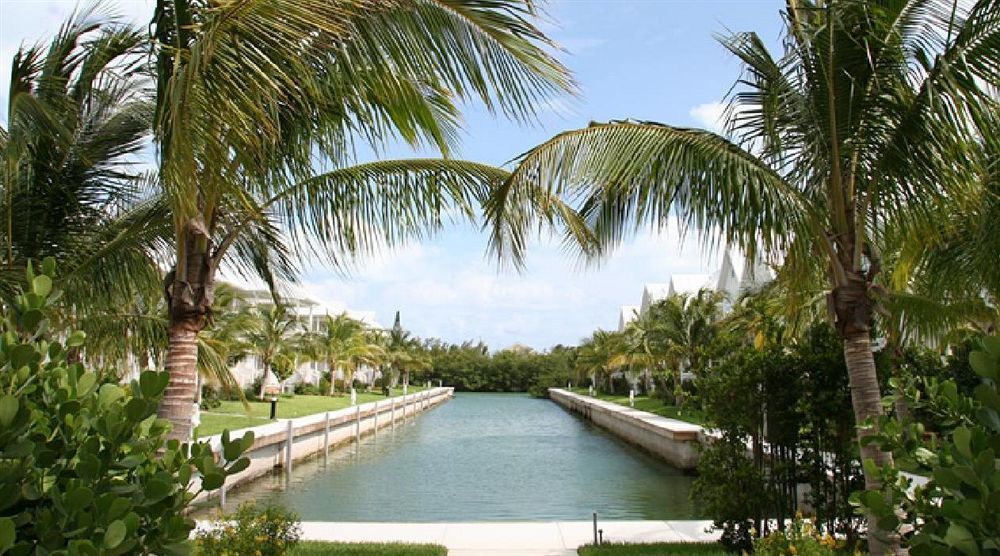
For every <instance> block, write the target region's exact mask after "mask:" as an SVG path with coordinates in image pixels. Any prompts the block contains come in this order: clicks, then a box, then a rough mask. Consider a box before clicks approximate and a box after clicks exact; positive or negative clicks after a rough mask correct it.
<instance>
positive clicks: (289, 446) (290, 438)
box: [285, 419, 295, 476]
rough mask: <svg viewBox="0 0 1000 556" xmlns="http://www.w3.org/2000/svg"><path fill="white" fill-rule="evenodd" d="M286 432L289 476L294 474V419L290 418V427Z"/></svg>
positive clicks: (286, 466) (286, 460) (286, 458)
mask: <svg viewBox="0 0 1000 556" xmlns="http://www.w3.org/2000/svg"><path fill="white" fill-rule="evenodd" d="M286 431H287V432H286V433H285V473H286V474H288V475H289V476H291V475H292V443H293V442H295V436H294V434H293V433H292V420H291V419H289V420H288V429H286Z"/></svg>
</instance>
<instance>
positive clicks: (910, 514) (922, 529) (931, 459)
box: [854, 336, 1000, 556]
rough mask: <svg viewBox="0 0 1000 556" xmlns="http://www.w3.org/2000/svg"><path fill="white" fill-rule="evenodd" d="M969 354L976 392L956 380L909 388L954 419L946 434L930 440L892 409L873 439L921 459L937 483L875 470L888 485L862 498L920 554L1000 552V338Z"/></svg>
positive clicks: (919, 403)
mask: <svg viewBox="0 0 1000 556" xmlns="http://www.w3.org/2000/svg"><path fill="white" fill-rule="evenodd" d="M968 361H969V364H970V367H971V368H972V369H973V370H974V371H975V372H976V374H977V375H978V376H979V378H980V382H979V384H978V385H977V386H976V387H975V388H974V389H973V392H972V395H965V394H963V393H962V389H961V388H960V387H959V385H958V383H957V382H956V381H955V380H945V381H938V380H936V379H934V378H930V379H923V380H921V381H920V383H921V388H919V389H918V388H917V387H916V386H915V384H913V383H910V384H908V385H907V388H905V391H906V393H907V395H908V396H910V399H909V402H910V404H911V405H913V406H914V407H917V408H920V409H921V410H923V411H926V412H928V413H929V414H932V415H934V416H935V419H936V421H937V422H939V423H946V424H947V428H946V429H944V430H942V431H940V435H939V436H938V435H931V436H930V438H929V439H928V438H927V435H926V434H925V433H926V428H925V427H924V425H923V424H922V423H919V422H912V421H910V422H906V423H901V422H900V421H899V420H897V419H895V418H894V417H892V416H889V417H884V418H882V419H881V420H880V422H879V430H880V434H879V436H877V437H873V438H872V440H871V441H872V442H876V443H878V444H879V445H880V446H882V447H883V448H884V449H891V450H892V451H893V452H894V453H896V454H897V455H901V456H905V457H908V458H911V459H913V460H915V461H917V462H918V463H919V464H920V466H921V467H922V468H923V469H925V470H926V471H927V472H928V474H929V476H930V477H931V480H930V482H928V483H927V484H926V485H922V486H917V487H913V488H911V486H912V485H911V481H910V480H909V479H908V478H906V477H905V476H901V475H900V474H899V472H898V471H897V470H896V469H893V468H891V467H885V468H882V469H873V472H877V473H878V474H879V475H880V476H881V478H882V481H883V485H884V487H883V490H882V491H881V492H878V491H864V492H859V493H858V494H857V495H856V496H855V497H854V502H855V503H856V504H857V505H858V506H860V508H861V509H863V510H865V511H869V512H872V513H873V514H875V515H876V516H877V517H878V520H879V525H880V526H881V527H882V529H884V530H888V531H893V530H895V531H899V532H900V533H901V536H902V538H903V543H904V545H907V546H909V548H910V554H913V555H914V556H925V555H927V556H931V555H933V556H936V555H939V554H940V555H943V556H950V555H960V554H961V555H966V556H978V555H980V554H982V555H987V554H1000V457H998V454H1000V389H998V384H1000V337H996V336H994V337H987V338H983V339H982V342H981V346H980V347H979V348H978V349H975V350H973V351H971V352H970V353H969V358H968ZM872 467H874V466H872Z"/></svg>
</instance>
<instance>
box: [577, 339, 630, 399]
mask: <svg viewBox="0 0 1000 556" xmlns="http://www.w3.org/2000/svg"><path fill="white" fill-rule="evenodd" d="M623 344H624V336H623V335H622V334H620V333H618V332H608V331H606V330H596V331H595V332H594V333H593V334H592V335H591V336H590V338H587V339H586V340H584V341H583V342H582V343H581V344H580V347H579V348H578V349H577V355H576V369H577V372H578V373H580V374H581V375H582V376H589V377H590V378H591V380H592V382H593V384H594V389H595V390H600V385H601V381H602V380H603V381H605V382H606V383H607V387H608V392H610V391H611V375H612V374H614V373H615V371H617V370H618V369H619V368H621V366H622V365H623V361H622V359H621V357H620V354H621V353H622V351H623Z"/></svg>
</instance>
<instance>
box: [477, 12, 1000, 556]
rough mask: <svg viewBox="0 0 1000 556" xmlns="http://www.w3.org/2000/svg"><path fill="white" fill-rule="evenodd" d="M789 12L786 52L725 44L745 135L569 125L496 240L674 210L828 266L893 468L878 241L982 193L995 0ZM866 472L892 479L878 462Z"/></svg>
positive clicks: (516, 195)
mask: <svg viewBox="0 0 1000 556" xmlns="http://www.w3.org/2000/svg"><path fill="white" fill-rule="evenodd" d="M782 13H783V17H784V20H785V24H786V25H785V40H784V41H783V43H782V44H783V45H784V48H785V52H784V53H783V55H782V56H780V57H778V58H775V57H774V56H772V54H771V53H770V52H769V51H768V49H767V48H766V47H765V45H764V42H763V41H762V40H761V39H760V38H759V37H758V36H757V35H756V34H755V33H738V34H735V35H731V36H728V37H726V38H724V39H723V41H722V43H723V45H724V46H725V47H726V48H727V49H728V50H729V51H730V52H732V53H733V54H734V55H735V56H736V57H737V58H738V59H739V60H740V61H741V62H742V63H743V64H744V67H745V72H744V75H743V76H742V77H741V78H740V80H739V82H738V83H737V86H736V88H735V89H734V94H733V95H732V97H731V101H730V105H729V110H728V111H727V115H726V120H727V121H726V128H727V131H728V135H729V137H731V138H732V139H731V140H730V139H726V138H725V137H721V136H719V135H717V134H715V133H712V132H709V131H705V130H699V129H687V128H680V127H673V126H669V125H663V124H659V123H655V122H646V121H613V122H610V123H603V124H594V125H591V126H590V127H588V128H586V129H580V130H574V131H568V132H565V133H562V134H560V135H558V136H556V137H554V138H553V139H551V140H549V141H547V142H545V143H543V144H542V145H539V146H538V147H535V148H533V149H531V150H530V151H529V152H528V153H526V154H525V155H523V156H522V157H521V159H520V160H519V164H518V166H517V168H516V169H515V171H514V172H513V174H512V176H511V177H510V179H509V180H508V181H507V182H506V184H505V186H504V187H503V188H501V189H499V190H498V191H497V192H496V194H495V196H494V199H493V200H492V202H491V205H490V210H489V214H490V218H491V220H492V222H493V224H492V228H493V237H492V239H491V244H492V246H493V249H494V250H495V251H497V252H498V253H499V254H502V255H510V254H514V255H515V260H517V259H516V255H517V253H518V252H519V251H520V250H521V247H522V246H523V245H524V241H525V237H526V235H527V234H528V233H529V232H531V231H532V228H531V225H532V224H533V223H535V222H538V221H539V219H542V221H551V220H550V219H556V218H561V219H562V223H561V224H562V226H563V228H564V231H565V232H566V233H568V234H570V235H571V236H572V237H574V238H575V239H577V240H579V241H580V243H581V247H582V249H583V250H584V251H585V252H586V253H588V254H591V255H600V254H601V253H603V252H605V251H606V249H607V248H609V247H612V246H614V245H616V244H617V243H618V242H620V240H621V239H622V238H623V237H624V235H625V234H627V233H629V232H630V231H631V230H634V229H635V226H636V224H642V223H648V224H651V225H653V226H655V227H663V226H665V225H666V224H667V220H668V219H669V218H670V217H671V215H677V216H678V217H679V219H680V221H681V223H682V225H683V226H685V227H688V228H691V227H694V228H698V229H700V230H702V231H703V232H704V233H706V234H708V235H709V236H710V237H714V238H715V239H716V240H725V241H726V242H728V243H731V244H734V245H738V246H740V247H742V248H743V249H744V251H745V252H748V253H749V255H750V256H754V255H755V254H756V253H757V252H764V253H765V254H766V255H768V256H769V257H770V256H774V257H778V256H781V257H783V258H784V266H785V270H786V271H787V272H789V273H790V274H792V275H795V276H800V277H807V276H810V275H815V274H820V275H823V276H824V277H825V278H826V283H827V285H828V287H829V299H830V303H829V307H830V312H831V315H832V316H833V317H834V319H835V322H836V327H837V331H838V333H839V335H840V336H841V338H843V340H844V355H845V358H846V361H847V367H848V372H849V375H850V385H851V393H852V402H853V408H854V413H855V417H856V419H857V423H858V424H859V425H860V427H859V430H858V439H859V443H860V444H861V453H862V457H863V458H864V459H865V460H873V461H874V463H875V464H876V465H891V464H892V458H891V455H890V454H888V453H885V452H882V451H881V450H879V449H878V448H877V447H875V446H874V445H871V444H867V443H865V442H863V439H864V438H866V437H867V436H869V435H870V434H871V432H872V430H873V428H872V427H873V425H871V423H872V422H874V419H876V418H877V417H878V416H879V415H880V414H881V413H882V406H881V395H880V394H881V393H880V391H879V387H878V380H877V376H876V369H875V362H874V358H873V355H872V349H871V348H872V346H871V337H870V336H871V328H872V313H873V310H874V308H875V306H876V304H877V300H875V299H873V297H872V293H873V289H872V286H873V285H874V284H875V280H876V277H877V276H878V275H879V273H880V272H881V271H882V258H881V254H880V253H881V251H880V247H881V245H880V243H881V241H882V239H883V234H884V233H885V232H886V230H890V229H904V230H907V231H908V232H909V233H933V232H934V230H933V226H929V225H928V224H931V223H932V222H931V221H932V220H933V217H934V216H935V215H936V213H935V208H936V207H937V205H938V203H939V202H941V201H943V200H944V199H946V198H952V199H958V200H967V199H969V198H970V190H974V189H975V186H976V184H974V183H970V182H971V181H972V180H970V178H971V177H974V176H979V175H982V174H983V172H982V166H983V164H984V162H983V157H982V156H981V151H982V149H979V148H977V145H978V144H979V143H980V142H981V140H982V139H981V138H982V137H984V136H988V135H991V134H994V133H995V130H993V129H989V128H988V127H984V126H985V125H988V124H989V123H991V122H990V121H989V120H988V118H987V117H986V116H985V115H986V114H989V113H990V112H991V111H994V110H996V100H995V97H994V96H991V94H992V93H991V91H992V92H995V91H996V90H997V88H998V87H1000V72H997V71H996V68H997V67H998V66H1000V49H997V48H996V44H997V41H998V40H1000V37H998V34H1000V25H998V22H997V17H996V16H997V13H998V10H997V3H996V0H978V1H970V2H954V1H946V0H900V1H897V0H891V1H890V0H877V1H862V0H838V1H826V0H816V1H811V0H788V1H787V6H786V8H785V9H784V10H783V12H782ZM551 195H560V196H562V197H563V198H565V199H570V200H573V201H575V202H574V206H575V207H576V208H577V209H578V211H577V214H576V215H574V214H571V213H567V212H566V211H565V210H564V209H563V208H562V207H555V208H554V207H552V206H551V203H549V202H548V201H545V200H544V199H545V198H546V197H547V196H551ZM539 199H542V201H539ZM556 208H558V209H559V210H556ZM566 214H569V217H566V216H565V215H566ZM803 279H806V278H803ZM865 478H866V485H867V487H868V488H870V489H877V488H878V487H879V486H880V482H879V478H878V473H877V472H875V471H874V469H873V468H871V467H867V466H866V474H865ZM870 531H872V532H873V534H872V535H871V537H872V539H871V540H872V552H873V553H876V554H880V553H882V552H884V551H885V550H886V549H887V548H886V547H885V546H883V545H882V543H881V542H880V537H882V536H883V535H881V534H879V529H878V527H877V524H876V523H874V522H871V523H870ZM888 549H889V550H895V547H894V544H893V543H890V545H889V548H888Z"/></svg>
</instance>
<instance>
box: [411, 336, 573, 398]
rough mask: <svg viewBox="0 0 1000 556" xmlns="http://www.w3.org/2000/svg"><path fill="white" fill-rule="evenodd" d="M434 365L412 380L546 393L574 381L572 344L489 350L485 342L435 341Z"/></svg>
mask: <svg viewBox="0 0 1000 556" xmlns="http://www.w3.org/2000/svg"><path fill="white" fill-rule="evenodd" d="M428 355H430V360H431V366H430V368H428V369H427V370H421V371H414V372H413V373H412V374H411V376H412V382H413V383H414V384H423V383H424V382H425V381H427V380H430V381H431V382H432V383H434V384H437V381H438V380H441V381H442V383H443V384H444V385H445V386H454V387H455V389H456V390H458V391H460V392H531V393H532V394H533V395H536V396H544V395H545V394H546V389H547V388H549V387H552V386H562V387H565V386H566V383H567V382H571V381H572V382H574V383H575V379H574V372H573V358H574V356H575V351H574V349H573V348H567V347H564V346H556V347H554V348H552V349H551V350H550V351H549V352H547V353H538V352H535V351H533V350H530V349H527V348H518V349H505V350H502V351H498V352H496V353H492V354H491V353H490V352H489V348H487V346H486V345H484V344H481V343H480V344H471V343H465V344H462V345H447V344H434V345H431V346H430V348H429V349H428Z"/></svg>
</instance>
